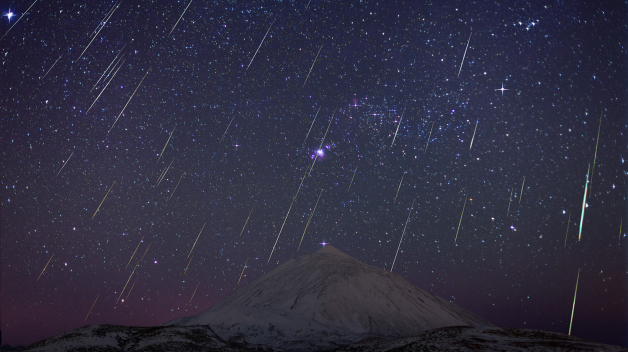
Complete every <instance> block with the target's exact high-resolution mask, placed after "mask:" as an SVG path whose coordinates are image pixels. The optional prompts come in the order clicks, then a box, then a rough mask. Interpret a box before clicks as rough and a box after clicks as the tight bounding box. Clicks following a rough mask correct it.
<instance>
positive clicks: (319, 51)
mask: <svg viewBox="0 0 628 352" xmlns="http://www.w3.org/2000/svg"><path fill="white" fill-rule="evenodd" d="M322 48H323V44H321V46H320V48H318V53H316V57H315V58H314V62H312V67H310V72H308V73H307V77H306V78H305V82H303V86H302V87H301V89H303V88H304V87H305V83H307V79H308V78H310V73H312V69H313V68H314V64H315V63H316V59H318V54H320V53H321V49H322ZM306 138H307V137H306Z"/></svg>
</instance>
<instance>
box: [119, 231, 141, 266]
mask: <svg viewBox="0 0 628 352" xmlns="http://www.w3.org/2000/svg"><path fill="white" fill-rule="evenodd" d="M143 239H144V236H142V239H141V240H140V243H138V244H137V247H135V250H134V251H133V254H132V255H131V258H129V262H128V263H126V266H125V267H124V270H126V268H128V267H129V264H131V260H132V259H133V257H134V256H135V252H137V249H138V248H140V245H141V244H142V240H143Z"/></svg>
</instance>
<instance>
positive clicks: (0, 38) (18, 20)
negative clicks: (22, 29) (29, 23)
mask: <svg viewBox="0 0 628 352" xmlns="http://www.w3.org/2000/svg"><path fill="white" fill-rule="evenodd" d="M36 2H37V0H35V1H33V3H32V4H31V6H29V7H28V8H27V9H26V11H24V13H23V14H22V16H20V18H18V19H17V21H15V23H13V25H12V26H11V28H9V29H8V30H7V31H6V32H4V34H3V35H2V37H0V40H2V38H4V37H5V36H6V35H7V34H8V33H9V32H10V31H11V29H13V27H15V25H16V24H17V23H18V22H20V20H21V19H22V17H24V15H26V14H27V13H28V10H30V9H31V7H33V5H35V3H36Z"/></svg>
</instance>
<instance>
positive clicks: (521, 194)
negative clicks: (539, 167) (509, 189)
mask: <svg viewBox="0 0 628 352" xmlns="http://www.w3.org/2000/svg"><path fill="white" fill-rule="evenodd" d="M525 183H526V177H525V176H523V182H522V183H521V192H519V204H521V199H522V198H523V185H525Z"/></svg>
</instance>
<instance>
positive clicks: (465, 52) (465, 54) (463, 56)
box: [458, 32, 473, 77]
mask: <svg viewBox="0 0 628 352" xmlns="http://www.w3.org/2000/svg"><path fill="white" fill-rule="evenodd" d="M471 34H473V32H471ZM471 34H469V40H467V47H466V48H465V49H464V54H463V55H462V62H461V63H460V69H459V70H458V77H460V71H462V64H464V58H465V56H467V49H469V43H470V42H471Z"/></svg>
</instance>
